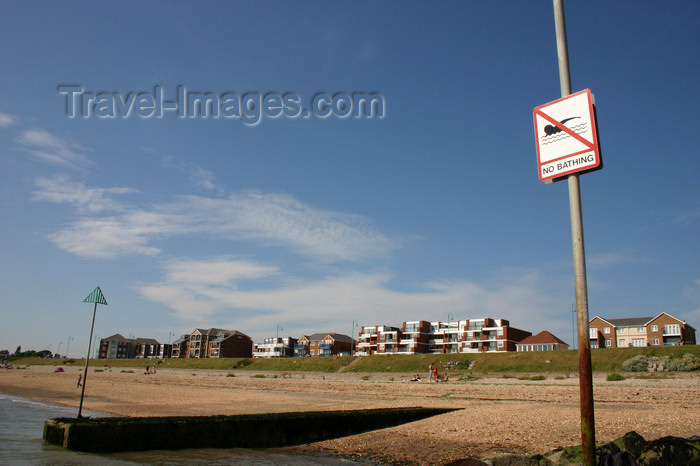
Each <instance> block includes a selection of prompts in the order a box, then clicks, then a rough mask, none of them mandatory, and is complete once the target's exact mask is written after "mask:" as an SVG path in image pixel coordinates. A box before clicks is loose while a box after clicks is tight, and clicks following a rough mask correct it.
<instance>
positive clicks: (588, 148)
mask: <svg viewBox="0 0 700 466" xmlns="http://www.w3.org/2000/svg"><path fill="white" fill-rule="evenodd" d="M593 104H594V98H593V95H592V94H591V90H590V89H585V90H583V91H580V92H577V93H575V94H571V95H568V96H566V97H563V98H561V99H559V100H555V101H553V102H549V103H548V104H544V105H540V106H539V107H536V108H535V110H534V111H533V115H534V119H535V137H536V138H537V168H538V170H539V176H540V181H547V180H552V179H554V178H560V177H563V176H566V175H570V174H572V173H577V172H581V171H587V170H593V169H595V168H599V167H600V165H601V159H600V148H599V146H598V132H597V129H596V121H595V113H594V109H593Z"/></svg>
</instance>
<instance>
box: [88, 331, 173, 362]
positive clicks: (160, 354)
mask: <svg viewBox="0 0 700 466" xmlns="http://www.w3.org/2000/svg"><path fill="white" fill-rule="evenodd" d="M97 354H98V355H97V357H98V358H99V359H134V358H168V357H170V345H165V344H162V343H160V342H159V341H158V340H156V339H154V338H126V337H124V336H123V335H122V334H120V333H115V334H114V335H112V336H109V337H107V338H102V339H101V340H100V348H99V351H98V353H97Z"/></svg>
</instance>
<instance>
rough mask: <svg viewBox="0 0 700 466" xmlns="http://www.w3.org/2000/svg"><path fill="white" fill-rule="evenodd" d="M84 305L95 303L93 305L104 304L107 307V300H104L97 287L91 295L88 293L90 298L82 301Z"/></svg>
mask: <svg viewBox="0 0 700 466" xmlns="http://www.w3.org/2000/svg"><path fill="white" fill-rule="evenodd" d="M83 302H84V303H95V304H104V305H105V306H106V305H107V300H106V299H105V297H104V295H103V294H102V290H101V289H100V287H99V286H98V287H97V288H95V289H94V290H92V293H90V296H88V297H87V298H85V299H83Z"/></svg>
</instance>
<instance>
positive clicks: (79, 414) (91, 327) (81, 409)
mask: <svg viewBox="0 0 700 466" xmlns="http://www.w3.org/2000/svg"><path fill="white" fill-rule="evenodd" d="M96 314H97V302H96V303H95V309H94V310H93V311H92V325H90V339H89V340H88V350H87V357H86V358H85V373H84V374H83V387H82V388H83V389H82V391H81V392H80V407H79V408H78V419H80V418H81V417H83V416H82V413H83V398H84V397H85V383H86V382H87V375H88V365H89V364H90V349H91V348H92V330H93V329H94V328H95V315H96Z"/></svg>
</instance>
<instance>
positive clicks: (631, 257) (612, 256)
mask: <svg viewBox="0 0 700 466" xmlns="http://www.w3.org/2000/svg"><path fill="white" fill-rule="evenodd" d="M640 262H649V259H648V258H646V257H644V256H643V255H641V254H639V252H638V251H637V250H636V249H632V248H624V249H620V250H618V251H613V252H607V253H599V254H591V255H589V256H588V257H587V258H586V265H588V266H591V267H613V266H617V265H621V264H622V265H626V264H635V263H640Z"/></svg>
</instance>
